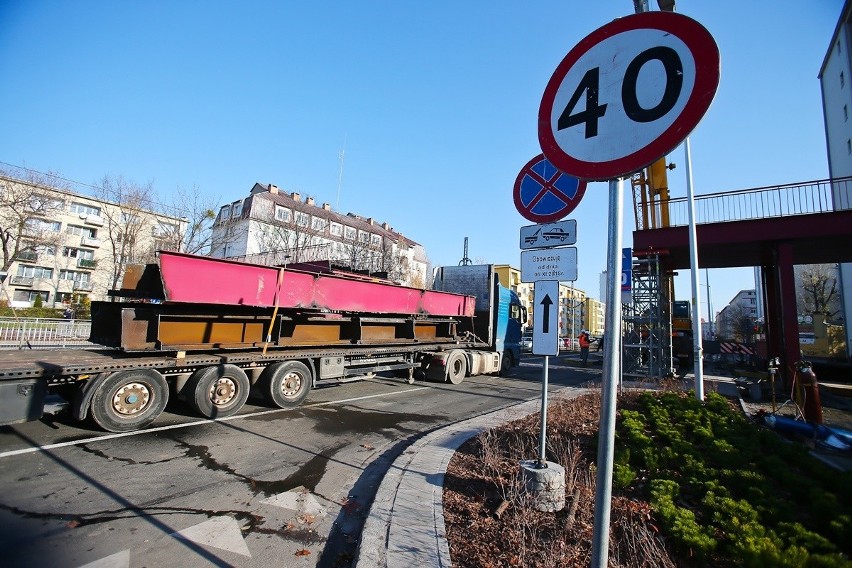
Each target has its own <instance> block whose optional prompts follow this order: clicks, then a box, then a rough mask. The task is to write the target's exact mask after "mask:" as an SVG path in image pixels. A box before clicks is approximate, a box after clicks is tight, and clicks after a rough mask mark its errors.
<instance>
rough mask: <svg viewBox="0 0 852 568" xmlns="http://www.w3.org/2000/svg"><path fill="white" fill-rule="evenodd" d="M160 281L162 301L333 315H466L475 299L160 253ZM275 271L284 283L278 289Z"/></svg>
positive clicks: (275, 268)
mask: <svg viewBox="0 0 852 568" xmlns="http://www.w3.org/2000/svg"><path fill="white" fill-rule="evenodd" d="M159 258H160V260H159V264H160V276H161V278H162V281H163V291H164V292H165V299H166V301H167V302H187V303H194V304H225V305H243V306H256V307H273V306H275V301H276V293H277V294H278V306H279V307H281V308H318V309H325V310H332V311H343V312H361V313H384V314H409V315H411V314H427V315H433V316H467V317H472V316H473V313H474V306H475V298H473V297H472V296H464V295H461V294H452V293H449V292H437V291H434V290H421V289H419V288H409V287H407V286H397V285H395V284H388V283H384V282H368V281H364V280H358V279H352V278H347V277H345V276H340V275H330V274H315V273H311V272H303V271H300V270H292V269H282V268H277V267H271V266H260V265H256V264H246V263H242V262H234V261H231V260H223V259H218V258H210V257H205V256H195V255H190V254H184V253H177V252H168V251H161V252H160V254H159ZM279 271H283V273H284V274H283V281H282V285H281V287H280V290H279V289H278V278H279Z"/></svg>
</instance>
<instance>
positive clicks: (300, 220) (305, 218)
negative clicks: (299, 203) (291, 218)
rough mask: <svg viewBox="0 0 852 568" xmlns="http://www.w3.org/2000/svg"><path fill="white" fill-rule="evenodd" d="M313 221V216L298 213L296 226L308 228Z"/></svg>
mask: <svg viewBox="0 0 852 568" xmlns="http://www.w3.org/2000/svg"><path fill="white" fill-rule="evenodd" d="M310 221H311V216H310V215H308V214H307V213H303V212H301V211H296V224H297V225H299V226H300V227H307V226H308V224H309V223H310Z"/></svg>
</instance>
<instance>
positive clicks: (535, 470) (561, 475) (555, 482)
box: [521, 460, 565, 513]
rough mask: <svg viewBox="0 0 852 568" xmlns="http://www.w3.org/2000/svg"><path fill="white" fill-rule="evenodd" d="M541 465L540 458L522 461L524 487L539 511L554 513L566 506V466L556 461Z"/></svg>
mask: <svg viewBox="0 0 852 568" xmlns="http://www.w3.org/2000/svg"><path fill="white" fill-rule="evenodd" d="M545 464H546V465H547V467H539V465H538V460H523V461H521V476H522V478H523V480H524V488H525V489H526V491H527V493H529V494H530V496H531V497H532V499H533V506H534V507H535V509H536V510H537V511H543V512H548V513H553V512H556V511H561V510H562V509H564V508H565V468H564V467H562V466H561V465H559V464H558V463H554V462H545Z"/></svg>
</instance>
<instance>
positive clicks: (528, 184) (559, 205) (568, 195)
mask: <svg viewBox="0 0 852 568" xmlns="http://www.w3.org/2000/svg"><path fill="white" fill-rule="evenodd" d="M585 193H586V182H585V181H584V180H579V179H577V178H575V177H573V176H569V175H568V174H566V173H563V172H561V171H559V170H558V169H556V166H554V165H553V164H551V163H550V162H549V161H548V160H547V158H545V157H544V154H539V155H538V156H536V157H535V158H533V159H532V160H530V161H529V162H527V165H525V166H524V167H523V168H521V172H520V173H519V174H518V177H517V179H516V180H515V187H514V190H513V192H512V195H513V198H514V200H515V207H516V208H517V210H518V213H520V214H521V215H522V216H523V217H524V219H529V220H530V221H532V222H533V223H552V222H553V221H558V220H559V219H562V218H563V217H565V216H566V215H568V214H569V213H570V212H571V211H573V210H574V208H575V207H577V205H579V203H580V200H581V199H582V198H583V195H584V194H585Z"/></svg>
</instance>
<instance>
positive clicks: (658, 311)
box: [622, 254, 674, 379]
mask: <svg viewBox="0 0 852 568" xmlns="http://www.w3.org/2000/svg"><path fill="white" fill-rule="evenodd" d="M632 276H633V278H632V281H633V282H632V287H631V294H632V299H631V301H630V302H626V301H625V302H623V303H622V319H623V322H624V336H623V337H624V341H623V347H622V350H623V353H622V375H623V376H625V377H633V378H649V379H650V378H663V377H668V376H672V375H673V374H674V367H673V365H672V319H671V295H672V285H671V277H670V276H668V275H667V274H664V273H663V272H662V267H661V263H660V257H659V255H658V254H650V255H648V256H643V257H641V258H634V259H633V264H632Z"/></svg>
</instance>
